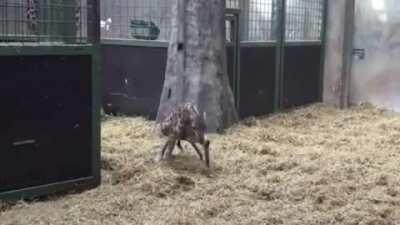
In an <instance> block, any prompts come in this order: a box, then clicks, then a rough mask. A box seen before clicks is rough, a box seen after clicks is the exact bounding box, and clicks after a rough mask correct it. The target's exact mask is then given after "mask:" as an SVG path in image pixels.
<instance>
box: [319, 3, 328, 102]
mask: <svg viewBox="0 0 400 225" xmlns="http://www.w3.org/2000/svg"><path fill="white" fill-rule="evenodd" d="M323 4H324V6H323V12H322V13H323V15H322V16H323V17H322V18H323V19H322V27H321V62H320V64H321V65H320V72H319V87H318V98H319V101H320V102H322V101H323V97H324V96H323V95H324V69H325V52H326V29H327V23H328V22H327V21H328V7H329V0H324V3H323Z"/></svg>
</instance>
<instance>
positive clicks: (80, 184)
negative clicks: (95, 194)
mask: <svg viewBox="0 0 400 225" xmlns="http://www.w3.org/2000/svg"><path fill="white" fill-rule="evenodd" d="M99 184H100V182H99V181H98V180H96V178H95V177H92V176H91V177H85V178H79V179H73V180H68V181H62V182H56V183H52V184H46V185H38V186H34V187H29V188H23V189H19V190H14V191H8V192H3V193H0V199H2V200H19V199H29V198H33V197H36V196H40V195H43V194H50V193H55V192H62V191H67V190H70V189H71V188H74V190H79V189H88V188H94V187H97V186H98V185H99Z"/></svg>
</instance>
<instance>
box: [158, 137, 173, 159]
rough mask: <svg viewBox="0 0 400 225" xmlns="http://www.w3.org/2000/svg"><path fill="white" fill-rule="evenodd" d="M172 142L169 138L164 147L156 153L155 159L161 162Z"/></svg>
mask: <svg viewBox="0 0 400 225" xmlns="http://www.w3.org/2000/svg"><path fill="white" fill-rule="evenodd" d="M169 144H170V140H167V142H165V144H164V147H163V148H162V149H161V151H160V152H159V153H158V154H157V155H156V157H155V159H154V161H156V162H160V161H161V160H162V159H163V158H164V154H165V150H166V149H167V147H168V146H169Z"/></svg>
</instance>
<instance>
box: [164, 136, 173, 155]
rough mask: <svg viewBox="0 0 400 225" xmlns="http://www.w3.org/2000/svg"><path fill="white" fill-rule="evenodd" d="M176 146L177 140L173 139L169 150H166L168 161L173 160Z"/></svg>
mask: <svg viewBox="0 0 400 225" xmlns="http://www.w3.org/2000/svg"><path fill="white" fill-rule="evenodd" d="M175 144H176V139H172V140H170V141H169V145H168V149H166V150H167V152H166V159H171V158H172V151H173V150H174V148H175ZM164 151H165V150H164Z"/></svg>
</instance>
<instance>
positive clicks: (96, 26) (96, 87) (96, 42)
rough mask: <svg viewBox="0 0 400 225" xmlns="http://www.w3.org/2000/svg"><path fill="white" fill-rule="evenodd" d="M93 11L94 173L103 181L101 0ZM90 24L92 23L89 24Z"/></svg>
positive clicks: (95, 0)
mask: <svg viewBox="0 0 400 225" xmlns="http://www.w3.org/2000/svg"><path fill="white" fill-rule="evenodd" d="M91 1H92V2H91V3H92V8H89V9H90V11H93V17H92V21H93V24H92V26H93V28H92V29H93V35H94V36H93V37H92V45H93V53H92V93H91V94H92V175H93V177H94V180H95V182H97V183H100V182H101V168H100V167H101V166H100V161H101V124H100V121H101V113H100V112H101V96H102V77H101V71H100V63H101V60H100V59H101V56H100V35H101V34H100V0H91ZM89 25H90V24H89Z"/></svg>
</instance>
